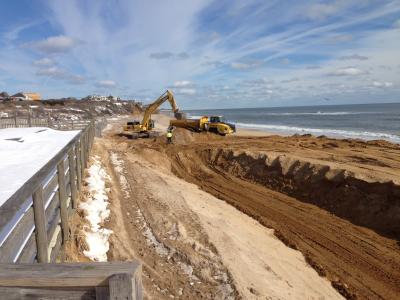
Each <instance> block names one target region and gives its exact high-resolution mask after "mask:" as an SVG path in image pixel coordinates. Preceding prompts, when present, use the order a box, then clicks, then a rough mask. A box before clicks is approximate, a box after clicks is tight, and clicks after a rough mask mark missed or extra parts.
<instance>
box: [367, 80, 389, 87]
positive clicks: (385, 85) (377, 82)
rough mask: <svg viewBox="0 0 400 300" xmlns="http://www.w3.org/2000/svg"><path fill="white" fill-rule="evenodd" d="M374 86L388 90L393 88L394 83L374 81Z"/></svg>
mask: <svg viewBox="0 0 400 300" xmlns="http://www.w3.org/2000/svg"><path fill="white" fill-rule="evenodd" d="M372 86H373V87H378V88H388V87H392V86H393V83H392V82H380V81H374V82H372Z"/></svg>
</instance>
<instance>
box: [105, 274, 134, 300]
mask: <svg viewBox="0 0 400 300" xmlns="http://www.w3.org/2000/svg"><path fill="white" fill-rule="evenodd" d="M108 283H109V286H110V299H113V300H136V295H135V290H136V289H135V280H134V278H133V275H132V274H116V275H113V276H111V277H110V279H109V281H108Z"/></svg>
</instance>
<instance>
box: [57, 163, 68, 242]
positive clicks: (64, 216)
mask: <svg viewBox="0 0 400 300" xmlns="http://www.w3.org/2000/svg"><path fill="white" fill-rule="evenodd" d="M57 178H58V196H59V199H60V213H61V229H62V233H63V240H64V241H68V240H69V225H68V208H67V195H66V191H65V169H64V160H61V161H60V162H59V163H58V165H57Z"/></svg>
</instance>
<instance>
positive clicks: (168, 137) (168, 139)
mask: <svg viewBox="0 0 400 300" xmlns="http://www.w3.org/2000/svg"><path fill="white" fill-rule="evenodd" d="M167 144H172V130H171V129H168V132H167Z"/></svg>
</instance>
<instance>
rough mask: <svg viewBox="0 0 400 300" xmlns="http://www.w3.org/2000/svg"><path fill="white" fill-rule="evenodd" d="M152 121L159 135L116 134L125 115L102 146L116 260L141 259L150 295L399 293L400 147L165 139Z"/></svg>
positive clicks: (248, 136) (244, 137)
mask: <svg viewBox="0 0 400 300" xmlns="http://www.w3.org/2000/svg"><path fill="white" fill-rule="evenodd" d="M154 119H155V121H156V130H158V131H159V132H160V134H161V135H160V136H159V137H157V138H152V139H138V140H129V139H126V138H125V137H120V136H118V133H119V131H120V129H121V125H122V124H123V123H124V122H125V121H126V118H125V119H119V120H114V121H112V122H111V123H110V124H109V126H108V127H107V130H106V132H105V134H104V136H103V138H101V139H98V140H97V142H96V143H95V147H94V154H95V155H97V156H98V157H100V158H101V160H102V162H103V163H104V164H105V166H106V169H107V173H108V174H112V176H111V183H110V186H111V193H110V195H111V196H110V197H111V200H110V203H111V207H110V210H111V218H110V222H109V223H108V224H107V225H106V226H107V228H110V229H111V230H112V231H113V232H114V234H112V235H111V237H110V251H109V252H108V259H109V260H110V261H113V260H127V259H132V258H140V259H141V261H142V262H143V264H144V265H143V270H144V271H143V273H144V277H143V283H144V287H145V292H146V295H147V297H148V298H157V299H167V298H168V297H170V296H174V297H175V296H179V295H181V296H182V297H197V296H196V295H200V294H201V295H203V296H204V297H205V298H213V299H216V298H220V299H230V298H237V297H242V298H244V299H263V298H266V297H267V298H268V297H272V298H273V299H275V298H279V299H294V298H295V299H304V298H325V299H334V298H340V297H345V298H348V299H356V298H360V299H365V298H376V297H378V298H384V299H395V298H396V295H398V294H399V293H400V290H399V286H400V254H399V253H400V251H399V250H400V248H399V244H398V239H399V236H400V227H399V224H400V222H399V221H400V220H399V214H398V213H397V212H398V211H399V209H400V208H399V202H398V199H399V197H400V182H399V178H400V146H399V145H395V144H391V143H389V142H385V141H369V142H365V141H359V140H348V139H330V138H326V137H313V136H310V135H304V136H299V135H296V136H278V135H271V134H268V133H264V132H259V131H252V130H241V129H240V128H239V130H238V132H237V133H236V134H234V135H231V136H226V137H221V136H218V135H215V134H208V133H192V132H189V131H187V130H184V129H176V130H175V132H174V137H173V141H174V143H173V145H166V140H165V136H164V134H165V132H166V128H167V127H168V124H169V117H168V116H165V115H162V114H160V115H154ZM115 161H117V162H118V166H116V165H115ZM127 237H129V238H127Z"/></svg>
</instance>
